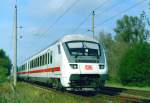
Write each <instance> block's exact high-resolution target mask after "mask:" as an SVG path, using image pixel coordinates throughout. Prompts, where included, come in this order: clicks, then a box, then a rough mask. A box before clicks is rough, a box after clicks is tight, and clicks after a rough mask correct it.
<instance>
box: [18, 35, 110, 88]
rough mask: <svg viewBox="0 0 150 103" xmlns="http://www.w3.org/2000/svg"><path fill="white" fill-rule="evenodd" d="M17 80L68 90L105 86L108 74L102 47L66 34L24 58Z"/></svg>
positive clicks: (95, 41)
mask: <svg viewBox="0 0 150 103" xmlns="http://www.w3.org/2000/svg"><path fill="white" fill-rule="evenodd" d="M17 74H18V78H21V79H25V80H29V81H40V82H44V83H48V85H51V86H54V87H57V88H65V89H68V90H70V89H71V90H75V89H81V90H83V89H85V88H92V89H97V88H100V87H101V86H103V85H104V83H105V80H106V78H107V75H108V68H107V61H106V56H105V52H104V49H103V46H102V44H99V42H98V41H97V40H95V39H93V38H90V37H87V36H83V35H67V36H64V37H63V38H61V39H60V40H58V41H56V42H55V43H53V44H51V45H50V46H48V47H47V48H46V49H44V50H42V51H41V52H39V53H37V54H35V55H33V56H32V57H30V58H29V59H27V60H26V61H25V62H24V63H23V64H22V65H20V66H19V68H18V70H17Z"/></svg>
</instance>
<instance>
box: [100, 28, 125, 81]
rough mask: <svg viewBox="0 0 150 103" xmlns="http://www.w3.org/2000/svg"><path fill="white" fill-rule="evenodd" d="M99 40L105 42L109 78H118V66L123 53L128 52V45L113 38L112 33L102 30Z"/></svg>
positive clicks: (116, 79) (115, 79) (114, 79)
mask: <svg viewBox="0 0 150 103" xmlns="http://www.w3.org/2000/svg"><path fill="white" fill-rule="evenodd" d="M99 41H100V43H103V45H104V46H105V49H106V51H107V52H106V53H107V60H108V68H109V71H108V72H109V79H110V80H111V81H113V82H117V81H119V80H118V74H117V72H118V68H119V64H120V60H121V57H122V55H123V54H124V53H125V52H126V49H127V48H128V46H127V45H126V43H124V42H117V41H115V40H113V38H112V36H111V34H110V33H107V32H105V31H101V32H100V33H99Z"/></svg>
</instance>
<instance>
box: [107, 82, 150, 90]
mask: <svg viewBox="0 0 150 103" xmlns="http://www.w3.org/2000/svg"><path fill="white" fill-rule="evenodd" d="M106 86H108V87H117V88H125V89H133V90H141V91H148V92H150V87H137V86H123V85H122V84H119V83H112V82H107V83H106Z"/></svg>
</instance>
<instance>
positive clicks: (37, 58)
mask: <svg viewBox="0 0 150 103" xmlns="http://www.w3.org/2000/svg"><path fill="white" fill-rule="evenodd" d="M38 66H39V57H38V58H37V67H38Z"/></svg>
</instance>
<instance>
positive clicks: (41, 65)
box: [40, 56, 42, 66]
mask: <svg viewBox="0 0 150 103" xmlns="http://www.w3.org/2000/svg"><path fill="white" fill-rule="evenodd" d="M40 66H42V56H40Z"/></svg>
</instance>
